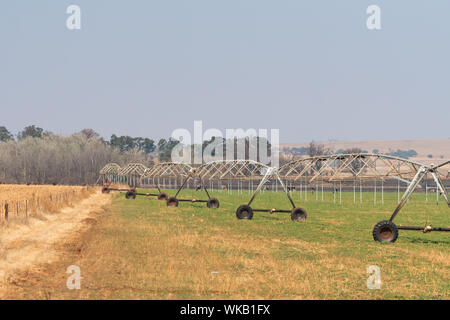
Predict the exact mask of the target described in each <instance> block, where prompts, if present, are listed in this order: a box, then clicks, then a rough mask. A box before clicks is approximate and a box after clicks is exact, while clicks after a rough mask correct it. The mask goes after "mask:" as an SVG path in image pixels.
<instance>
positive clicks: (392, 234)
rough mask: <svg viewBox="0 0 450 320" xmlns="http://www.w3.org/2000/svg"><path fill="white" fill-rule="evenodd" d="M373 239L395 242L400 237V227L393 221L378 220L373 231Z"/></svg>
mask: <svg viewBox="0 0 450 320" xmlns="http://www.w3.org/2000/svg"><path fill="white" fill-rule="evenodd" d="M372 235H373V239H374V240H375V241H378V242H392V243H393V242H395V241H396V240H397V238H398V228H397V226H396V225H395V223H393V222H392V221H388V220H383V221H380V222H378V223H377V224H376V225H375V227H374V228H373V231H372Z"/></svg>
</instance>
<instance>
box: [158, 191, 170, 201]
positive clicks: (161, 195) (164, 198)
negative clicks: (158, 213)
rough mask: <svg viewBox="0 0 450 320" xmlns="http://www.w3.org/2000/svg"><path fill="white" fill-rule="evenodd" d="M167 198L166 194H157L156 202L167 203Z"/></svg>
mask: <svg viewBox="0 0 450 320" xmlns="http://www.w3.org/2000/svg"><path fill="white" fill-rule="evenodd" d="M168 198H169V196H168V195H167V193H164V192H163V193H160V194H158V200H164V201H167V199H168Z"/></svg>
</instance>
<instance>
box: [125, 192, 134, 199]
mask: <svg viewBox="0 0 450 320" xmlns="http://www.w3.org/2000/svg"><path fill="white" fill-rule="evenodd" d="M125 198H127V199H136V192H134V191H127V193H126V194H125Z"/></svg>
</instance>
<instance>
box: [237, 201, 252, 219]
mask: <svg viewBox="0 0 450 320" xmlns="http://www.w3.org/2000/svg"><path fill="white" fill-rule="evenodd" d="M236 218H238V219H239V220H243V219H245V220H251V219H253V209H252V208H251V207H250V206H248V205H246V204H243V205H242V206H240V207H239V208H237V210H236Z"/></svg>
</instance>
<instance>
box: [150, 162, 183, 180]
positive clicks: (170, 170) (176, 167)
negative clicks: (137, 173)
mask: <svg viewBox="0 0 450 320" xmlns="http://www.w3.org/2000/svg"><path fill="white" fill-rule="evenodd" d="M191 171H192V167H191V166H190V165H187V164H185V163H179V162H163V163H158V164H155V165H154V166H152V167H151V168H148V169H147V170H145V172H143V174H142V176H141V178H177V177H185V176H187V175H189V173H190V172H191Z"/></svg>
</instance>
